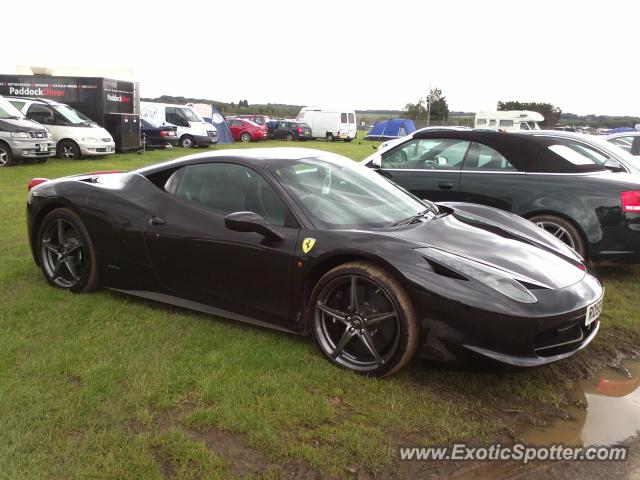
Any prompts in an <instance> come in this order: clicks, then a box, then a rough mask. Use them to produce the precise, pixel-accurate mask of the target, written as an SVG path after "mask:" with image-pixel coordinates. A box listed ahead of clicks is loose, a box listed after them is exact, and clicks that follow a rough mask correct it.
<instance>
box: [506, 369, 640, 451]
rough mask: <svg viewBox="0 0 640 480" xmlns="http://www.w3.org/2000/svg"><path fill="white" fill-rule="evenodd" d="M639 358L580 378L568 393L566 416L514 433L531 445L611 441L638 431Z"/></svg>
mask: <svg viewBox="0 0 640 480" xmlns="http://www.w3.org/2000/svg"><path fill="white" fill-rule="evenodd" d="M639 387H640V361H634V360H629V361H625V362H622V364H621V367H620V368H617V369H613V368H605V369H603V370H601V371H600V372H599V373H598V374H597V375H596V379H595V380H594V381H580V382H578V383H577V384H576V386H575V388H574V389H573V390H571V391H570V392H569V394H568V396H567V398H568V400H569V407H568V408H567V413H568V418H566V419H556V420H554V421H552V422H551V423H550V424H548V425H546V426H544V427H521V428H520V429H519V431H518V432H517V436H518V437H520V438H522V439H523V440H524V441H525V442H526V443H528V444H531V445H552V444H554V443H562V444H564V445H574V446H585V447H587V446H592V445H613V444H617V443H620V442H623V441H625V440H627V439H629V438H630V437H634V436H636V435H637V434H638V432H639V431H640V388H639Z"/></svg>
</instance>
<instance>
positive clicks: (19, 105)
mask: <svg viewBox="0 0 640 480" xmlns="http://www.w3.org/2000/svg"><path fill="white" fill-rule="evenodd" d="M9 103H10V104H11V105H13V106H14V107H16V108H17V109H18V110H20V111H21V112H22V107H24V105H25V103H26V102H21V101H20V100H9Z"/></svg>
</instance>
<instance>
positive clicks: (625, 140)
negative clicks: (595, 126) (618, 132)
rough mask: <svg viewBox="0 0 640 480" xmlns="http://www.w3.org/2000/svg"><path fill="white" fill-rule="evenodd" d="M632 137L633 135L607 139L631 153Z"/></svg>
mask: <svg viewBox="0 0 640 480" xmlns="http://www.w3.org/2000/svg"><path fill="white" fill-rule="evenodd" d="M633 139H634V137H618V138H612V139H611V140H609V141H610V142H611V143H613V144H614V145H616V146H617V147H620V148H622V149H624V150H626V151H627V152H629V153H631V147H632V146H633Z"/></svg>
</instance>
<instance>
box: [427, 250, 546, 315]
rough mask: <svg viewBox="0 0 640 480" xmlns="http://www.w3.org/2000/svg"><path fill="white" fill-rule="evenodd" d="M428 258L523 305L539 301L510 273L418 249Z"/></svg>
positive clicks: (449, 254) (442, 252)
mask: <svg viewBox="0 0 640 480" xmlns="http://www.w3.org/2000/svg"><path fill="white" fill-rule="evenodd" d="M416 251H417V252H419V253H420V254H421V255H424V256H425V257H426V258H428V259H430V260H433V261H434V262H436V263H439V264H440V265H442V266H444V267H446V268H449V269H451V270H453V271H455V272H456V273H459V274H460V275H462V276H464V277H467V278H472V279H474V280H477V281H478V282H480V283H483V284H484V285H486V286H487V287H489V288H492V289H493V290H495V291H496V292H499V293H501V294H502V295H505V296H507V297H509V298H511V299H513V300H516V301H518V302H523V303H536V302H537V301H538V299H537V298H536V297H534V296H533V294H532V293H531V292H530V291H529V290H528V289H527V288H526V287H525V286H524V285H522V284H521V283H520V282H518V281H517V280H516V279H514V278H513V277H512V276H511V275H510V274H509V273H507V272H503V271H502V270H499V269H497V268H493V267H490V266H488V265H484V264H482V263H479V262H476V261H474V260H470V259H468V258H464V257H459V256H458V255H453V254H451V253H448V252H445V251H444V250H438V249H437V248H416Z"/></svg>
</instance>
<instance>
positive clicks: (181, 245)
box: [145, 162, 299, 328]
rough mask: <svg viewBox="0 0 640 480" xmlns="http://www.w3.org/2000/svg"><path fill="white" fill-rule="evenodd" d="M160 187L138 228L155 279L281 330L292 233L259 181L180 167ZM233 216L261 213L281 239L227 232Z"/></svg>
mask: <svg viewBox="0 0 640 480" xmlns="http://www.w3.org/2000/svg"><path fill="white" fill-rule="evenodd" d="M165 189H166V190H167V194H168V196H167V201H166V202H163V203H162V204H161V205H158V209H157V212H154V218H152V219H150V223H149V226H148V227H147V229H146V230H145V238H146V243H147V248H148V251H149V255H150V258H151V261H152V263H153V265H154V268H155V271H156V273H157V275H158V279H159V281H160V282H161V283H162V284H163V285H164V286H165V287H166V288H167V289H168V290H169V291H170V292H171V293H172V294H173V295H175V296H178V297H181V298H187V299H190V300H194V301H197V302H200V303H205V304H208V305H211V306H213V307H216V308H220V309H223V310H225V311H227V312H233V313H236V314H240V315H244V316H248V317H251V318H253V319H258V320H261V321H266V322H269V323H274V324H276V325H280V326H283V327H285V328H286V327H287V326H288V325H289V322H290V319H289V314H290V311H289V306H290V298H291V281H292V271H293V261H294V260H293V258H294V251H295V247H296V244H297V240H298V232H299V228H298V225H297V223H296V221H295V220H294V219H293V217H292V216H291V214H290V213H289V210H288V208H287V207H286V205H285V203H284V202H283V201H282V199H281V198H280V196H279V195H278V194H277V193H276V192H275V190H274V189H273V188H272V186H271V185H270V184H269V183H268V182H267V180H265V178H264V177H262V176H261V175H260V174H258V173H257V172H256V171H255V170H252V169H250V168H248V167H246V166H244V165H240V164H235V163H223V162H213V163H203V164H197V165H189V166H186V167H182V168H181V169H179V170H178V171H176V172H175V173H174V174H173V175H172V176H171V177H170V178H169V179H168V181H167V184H166V186H165ZM239 211H253V212H255V213H257V214H259V215H261V216H262V217H263V218H264V220H265V222H266V223H267V224H269V225H270V226H271V227H272V228H273V229H274V230H276V231H277V232H279V233H280V234H281V235H282V236H283V237H284V239H283V240H281V241H274V240H267V239H266V238H265V237H263V236H262V235H260V234H258V233H254V232H237V231H232V230H230V229H228V228H227V227H226V226H225V217H226V216H227V215H228V214H230V213H234V212H239Z"/></svg>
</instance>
